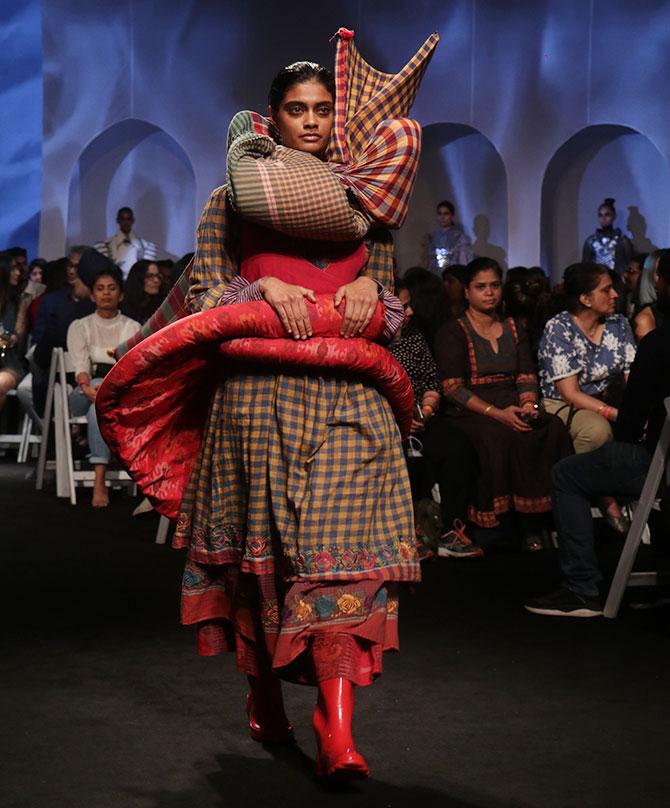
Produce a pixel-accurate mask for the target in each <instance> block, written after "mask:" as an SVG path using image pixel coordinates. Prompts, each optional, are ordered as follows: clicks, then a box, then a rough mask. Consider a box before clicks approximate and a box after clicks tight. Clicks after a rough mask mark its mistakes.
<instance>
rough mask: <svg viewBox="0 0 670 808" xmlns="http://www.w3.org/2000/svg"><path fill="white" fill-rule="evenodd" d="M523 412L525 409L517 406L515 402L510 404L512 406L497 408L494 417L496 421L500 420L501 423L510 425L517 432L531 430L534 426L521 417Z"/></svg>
mask: <svg viewBox="0 0 670 808" xmlns="http://www.w3.org/2000/svg"><path fill="white" fill-rule="evenodd" d="M523 412H524V410H522V409H521V407H515V406H514V405H513V404H510V406H509V407H505V409H504V410H500V409H496V410H495V414H494V416H493V417H494V418H495V419H496V421H500V423H501V424H505V426H508V427H509V428H510V429H513V430H514V431H515V432H530V430H531V429H532V427H531V426H530V424H527V423H526V422H525V421H524V420H523V418H522V417H521V415H522V414H523Z"/></svg>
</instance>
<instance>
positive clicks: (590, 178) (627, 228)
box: [541, 124, 670, 280]
mask: <svg viewBox="0 0 670 808" xmlns="http://www.w3.org/2000/svg"><path fill="white" fill-rule="evenodd" d="M669 190H670V170H669V168H668V162H667V160H666V159H665V157H664V156H663V155H662V154H661V153H660V151H659V150H658V149H657V148H656V146H655V145H654V144H653V143H652V142H651V140H649V138H647V137H646V136H645V135H643V134H641V133H640V132H637V131H635V130H634V129H631V128H630V127H626V126H619V125H615V124H600V125H597V126H589V127H587V128H586V129H582V130H581V131H580V132H578V133H577V134H576V135H574V136H573V137H571V138H570V139H569V140H568V141H567V142H566V143H564V144H563V146H561V147H560V148H559V149H558V150H557V151H556V152H555V154H554V156H553V157H552V159H551V160H550V162H549V164H548V166H547V170H546V172H545V175H544V181H543V184H542V224H541V228H542V265H543V266H544V267H546V268H548V269H549V271H550V273H551V276H552V277H553V278H554V280H558V279H560V277H561V276H562V274H563V270H564V269H565V267H566V266H569V265H570V264H572V263H574V262H575V261H579V260H581V251H582V245H583V243H584V240H585V239H586V237H587V236H588V235H589V234H590V233H592V232H593V231H594V229H595V227H596V225H597V221H596V211H597V208H598V205H599V204H600V203H601V202H602V201H603V199H604V198H605V197H608V196H612V197H614V198H615V199H616V208H617V214H618V217H617V220H616V223H615V224H616V226H617V227H620V228H621V230H622V231H623V232H624V233H626V235H628V236H629V237H630V238H631V239H632V241H633V244H634V247H635V249H636V250H637V251H639V252H649V250H651V249H654V248H655V247H657V246H661V247H662V246H665V245H667V244H668V243H669V241H670V236H669V231H668V225H669V217H670V201H669V200H668V192H669Z"/></svg>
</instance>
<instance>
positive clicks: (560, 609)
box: [525, 250, 670, 617]
mask: <svg viewBox="0 0 670 808" xmlns="http://www.w3.org/2000/svg"><path fill="white" fill-rule="evenodd" d="M658 275H659V278H658V283H657V293H658V305H659V307H660V308H661V310H662V311H664V312H670V251H668V250H666V251H665V252H664V254H663V256H662V257H661V260H660V261H659V265H658ZM668 396H670V321H669V319H668V318H666V319H665V320H664V324H663V325H661V326H659V328H657V329H656V330H654V331H652V332H651V333H649V334H648V335H647V336H646V337H645V338H644V339H643V340H642V342H640V345H639V347H638V350H637V355H636V357H635V361H634V363H633V366H632V368H631V371H630V377H629V379H628V384H627V386H626V392H625V393H624V398H623V402H622V404H621V407H620V408H619V417H618V418H617V422H616V425H615V427H614V440H613V441H612V442H611V443H607V444H605V445H604V446H602V447H601V448H600V449H596V451H594V452H587V453H586V454H580V455H573V456H572V457H566V458H565V459H564V460H561V461H560V462H559V463H557V464H556V465H555V466H554V469H553V473H552V502H553V510H554V519H555V520H556V525H557V529H558V556H559V564H560V567H561V574H562V576H563V585H562V586H561V588H560V589H559V590H557V591H556V592H553V593H552V594H550V595H546V596H544V597H541V598H535V599H534V600H529V601H528V602H527V603H526V604H525V608H526V609H527V610H528V611H529V612H534V613H535V614H545V615H552V616H558V617H597V616H598V615H601V614H602V605H601V602H600V594H599V588H598V587H599V584H600V582H601V581H602V574H601V572H600V568H599V567H598V560H597V558H596V553H595V547H594V540H593V519H592V517H591V501H592V500H594V499H596V498H598V497H601V496H617V495H619V496H622V497H631V498H637V497H639V496H640V493H641V492H642V487H643V485H644V481H645V478H646V476H647V472H648V471H649V466H650V464H651V458H652V455H653V453H654V449H655V448H656V444H657V443H658V439H659V437H660V434H661V429H662V428H663V423H664V421H665V406H664V403H663V402H664V399H665V398H667V397H668ZM645 427H646V429H645Z"/></svg>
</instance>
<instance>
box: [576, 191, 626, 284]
mask: <svg viewBox="0 0 670 808" xmlns="http://www.w3.org/2000/svg"><path fill="white" fill-rule="evenodd" d="M615 219H616V208H615V207H614V199H613V198H612V197H611V196H608V197H607V198H606V199H604V200H603V201H602V203H601V204H600V206H599V207H598V227H597V228H596V230H595V232H594V233H591V235H590V236H589V237H588V238H587V239H586V241H585V242H584V247H583V249H582V263H583V264H602V265H603V266H606V267H607V269H613V270H614V271H615V272H616V273H617V275H619V277H623V273H624V272H625V271H626V268H627V266H628V264H629V262H630V259H631V258H632V257H633V245H632V243H631V241H630V239H629V238H628V236H624V234H623V233H622V232H621V230H620V229H619V228H618V227H614V226H613V224H614V220H615Z"/></svg>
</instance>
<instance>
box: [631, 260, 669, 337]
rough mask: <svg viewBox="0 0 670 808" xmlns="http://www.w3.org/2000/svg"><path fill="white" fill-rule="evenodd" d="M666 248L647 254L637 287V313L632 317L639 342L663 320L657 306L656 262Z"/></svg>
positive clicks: (657, 262)
mask: <svg viewBox="0 0 670 808" xmlns="http://www.w3.org/2000/svg"><path fill="white" fill-rule="evenodd" d="M667 253H668V250H655V251H654V252H652V253H650V254H649V255H648V256H647V260H646V261H645V262H644V264H643V266H642V274H641V275H640V280H639V283H638V287H637V313H636V315H635V317H634V318H633V330H634V332H635V339H636V340H637V341H638V342H639V341H640V340H641V339H642V338H643V337H645V336H646V335H647V334H648V333H649V332H650V331H653V330H654V329H655V328H656V327H657V326H658V325H660V324H661V323H662V322H663V312H662V311H661V309H660V308H659V306H658V303H657V296H656V282H657V280H658V264H659V261H660V260H661V259H662V257H663V256H664V255H666V254H667Z"/></svg>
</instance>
